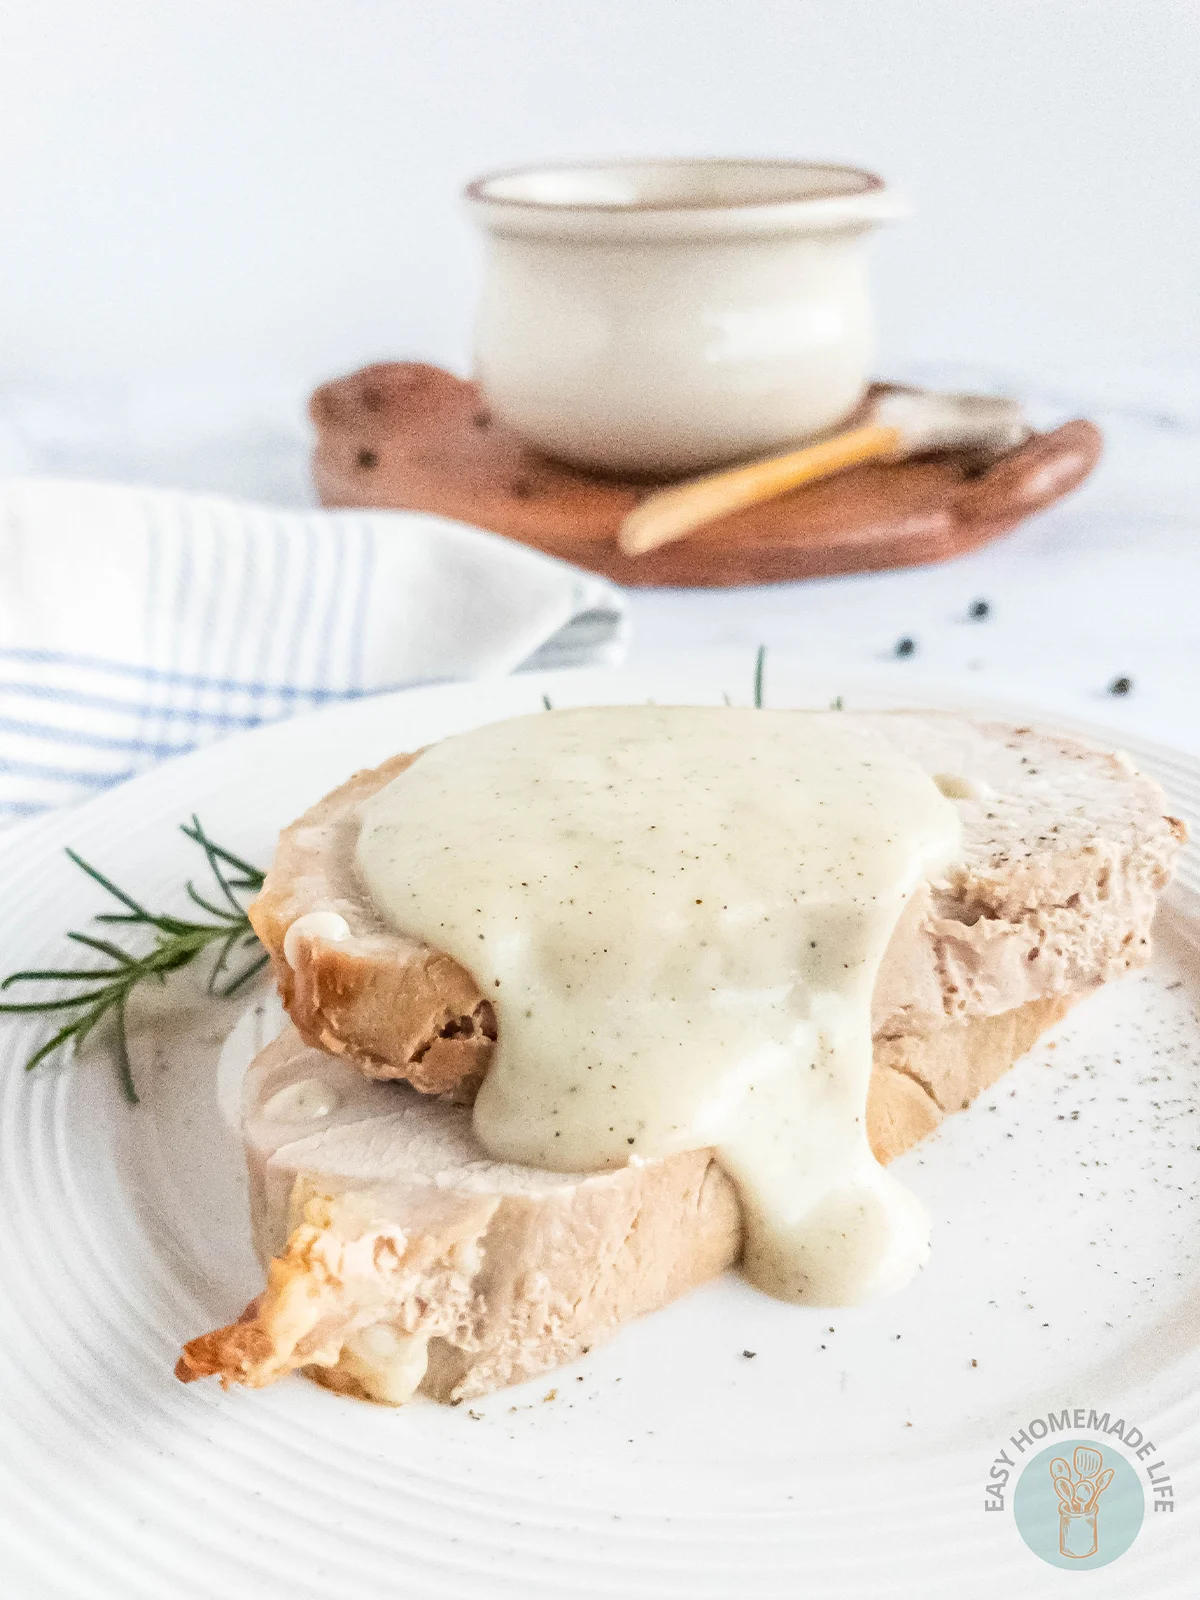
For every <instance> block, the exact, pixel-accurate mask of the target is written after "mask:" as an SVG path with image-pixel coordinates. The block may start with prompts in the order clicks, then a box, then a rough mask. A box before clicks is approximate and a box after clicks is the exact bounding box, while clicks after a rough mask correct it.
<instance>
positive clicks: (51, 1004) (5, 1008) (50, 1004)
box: [0, 972, 104, 1016]
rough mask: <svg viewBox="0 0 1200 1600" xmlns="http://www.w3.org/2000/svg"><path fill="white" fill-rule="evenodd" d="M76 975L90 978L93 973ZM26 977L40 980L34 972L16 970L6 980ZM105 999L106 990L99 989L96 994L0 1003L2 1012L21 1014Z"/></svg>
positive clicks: (8, 981)
mask: <svg viewBox="0 0 1200 1600" xmlns="http://www.w3.org/2000/svg"><path fill="white" fill-rule="evenodd" d="M75 976H76V978H89V979H90V978H91V976H92V974H91V973H90V972H77V973H76V974H75ZM26 979H31V980H32V981H33V982H35V983H36V982H37V981H38V979H37V978H36V977H35V976H34V974H33V973H27V972H14V973H13V975H12V977H11V978H8V979H6V980H5V982H6V983H14V982H16V981H17V980H20V981H21V982H24V981H25V980H26ZM103 999H104V990H103V989H99V990H97V991H96V993H95V994H72V995H63V996H62V997H61V998H60V999H58V1000H5V1001H3V1002H2V1003H0V1012H3V1013H4V1014H5V1015H6V1016H20V1015H22V1014H24V1013H28V1012H33V1011H67V1010H71V1009H74V1007H75V1006H87V1005H91V1003H92V1002H93V1001H94V1000H103Z"/></svg>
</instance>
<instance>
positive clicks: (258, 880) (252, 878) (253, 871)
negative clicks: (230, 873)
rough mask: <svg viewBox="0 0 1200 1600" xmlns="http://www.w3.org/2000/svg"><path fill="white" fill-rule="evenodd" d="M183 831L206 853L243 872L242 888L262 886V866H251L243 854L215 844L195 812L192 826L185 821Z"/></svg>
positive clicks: (259, 887) (258, 887)
mask: <svg viewBox="0 0 1200 1600" xmlns="http://www.w3.org/2000/svg"><path fill="white" fill-rule="evenodd" d="M181 831H182V832H183V833H185V834H186V835H187V836H188V838H189V839H193V840H195V842H196V843H197V844H198V845H199V846H200V848H201V849H202V850H203V851H204V853H205V855H207V856H210V857H211V856H216V857H217V859H218V860H220V861H223V862H224V863H225V865H226V866H227V867H234V868H236V869H237V871H238V872H240V873H242V875H243V876H244V877H245V879H246V881H245V883H243V884H240V885H239V887H240V888H243V889H255V890H257V889H261V888H262V886H263V879H264V878H265V877H266V873H265V872H263V870H262V868H261V867H255V866H251V864H250V862H249V861H243V859H242V857H241V856H235V855H234V853H233V851H232V850H226V849H225V848H224V847H223V846H222V845H219V844H215V843H214V842H213V841H212V840H211V839H210V838H209V837H208V835H207V834H206V833H205V831H204V829H203V827H202V826H201V825H200V818H199V817H198V816H196V814H195V813H194V812H193V813H192V825H191V827H190V828H189V827H188V825H187V823H184V824H182V828H181Z"/></svg>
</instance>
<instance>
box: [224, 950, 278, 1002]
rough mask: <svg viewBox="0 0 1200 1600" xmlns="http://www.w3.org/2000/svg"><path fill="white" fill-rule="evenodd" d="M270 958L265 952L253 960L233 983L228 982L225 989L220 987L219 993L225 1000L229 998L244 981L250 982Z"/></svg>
mask: <svg viewBox="0 0 1200 1600" xmlns="http://www.w3.org/2000/svg"><path fill="white" fill-rule="evenodd" d="M270 959H271V958H270V956H269V955H267V954H266V953H265V952H264V953H263V954H262V955H261V956H259V958H258V960H257V961H252V962H251V963H250V965H249V966H248V967H247V968H246V970H245V971H244V972H241V973H239V974H238V976H237V977H236V978H235V979H234V980H233V982H232V983H227V984H226V985H225V987H224V988H223V989H218V990H217V993H218V994H219V995H220V996H221V998H222V999H223V1000H228V998H229V996H230V995H231V994H236V993H237V992H238V990H239V989H240V988H241V987H242V985H243V984H244V983H248V982H249V980H250V979H251V978H253V977H254V976H255V975H256V974H257V973H259V972H261V971H262V969H263V968H264V967H265V966H266V964H267V962H268V961H269V960H270Z"/></svg>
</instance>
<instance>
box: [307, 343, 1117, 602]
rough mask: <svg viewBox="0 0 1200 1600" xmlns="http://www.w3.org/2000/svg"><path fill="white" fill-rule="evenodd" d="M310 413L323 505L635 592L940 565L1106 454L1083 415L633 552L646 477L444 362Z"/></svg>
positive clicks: (357, 377)
mask: <svg viewBox="0 0 1200 1600" xmlns="http://www.w3.org/2000/svg"><path fill="white" fill-rule="evenodd" d="M310 412H311V415H312V419H313V422H314V423H315V424H316V429H317V443H316V449H315V452H314V455H313V474H314V477H315V479H316V485H317V492H318V494H319V495H320V497H321V502H322V504H323V505H327V506H378V507H385V508H389V509H396V510H409V511H432V512H437V513H438V514H440V515H441V516H446V517H453V518H455V519H456V520H457V521H460V522H469V523H473V524H474V525H475V526H476V527H478V528H488V529H490V530H491V531H492V532H494V533H501V534H504V535H506V536H507V537H508V538H510V539H517V540H520V542H521V543H522V544H528V545H533V546H535V547H536V548H537V549H539V550H544V551H546V552H547V553H548V554H550V555H554V556H561V557H562V558H563V559H564V560H566V561H574V562H576V563H578V565H580V566H582V567H590V568H591V569H592V571H594V572H600V573H603V574H604V575H605V576H606V577H609V578H613V579H615V580H616V581H617V582H618V583H623V584H637V585H642V584H645V585H667V584H669V585H698V586H704V587H715V586H722V585H732V584H747V583H778V582H783V581H786V580H789V579H794V578H812V577H825V576H829V575H831V574H834V573H842V572H866V571H874V570H878V569H880V568H884V567H907V566H918V565H921V564H923V563H925V562H931V561H944V560H946V559H947V558H948V557H950V556H956V555H960V554H962V553H963V552H964V551H967V550H971V549H973V548H974V547H975V546H976V545H981V544H985V543H986V542H987V541H988V540H989V539H995V538H996V537H997V536H998V535H999V534H1002V533H1007V532H1008V531H1009V530H1010V529H1011V528H1014V527H1016V525H1017V524H1018V523H1019V522H1022V521H1024V519H1025V518H1026V517H1029V516H1032V515H1033V513H1034V512H1036V511H1042V510H1044V509H1045V508H1046V507H1047V506H1049V505H1053V503H1054V502H1055V501H1056V500H1060V499H1061V498H1062V497H1063V496H1064V495H1066V494H1069V493H1070V492H1071V491H1072V490H1073V489H1075V488H1077V487H1078V485H1079V484H1081V483H1082V482H1083V480H1084V479H1085V478H1086V477H1087V475H1088V474H1089V473H1090V472H1091V470H1092V468H1093V467H1094V466H1095V465H1096V462H1097V461H1098V460H1099V457H1100V452H1101V448H1102V441H1101V436H1100V430H1099V429H1098V428H1097V427H1096V426H1095V424H1094V423H1091V422H1087V421H1083V420H1077V421H1074V422H1068V423H1066V424H1064V426H1063V427H1061V428H1056V429H1055V430H1054V431H1053V432H1052V433H1044V434H1035V435H1034V436H1033V438H1031V439H1030V440H1029V441H1028V442H1027V443H1026V444H1024V445H1022V446H1021V448H1020V449H1018V450H1014V451H1013V452H1012V453H1011V454H1010V455H1007V456H1005V457H1003V458H1002V459H1001V460H1000V461H997V462H994V463H992V464H991V465H990V466H987V467H986V468H985V467H982V466H981V465H980V464H979V462H978V461H975V460H973V459H972V458H971V457H969V456H966V455H943V456H938V457H936V458H929V459H924V460H919V461H911V462H902V463H897V464H895V465H889V466H867V467H859V468H855V469H854V470H852V471H849V472H844V473H842V474H841V475H840V476H838V477H836V478H830V479H827V480H826V481H825V482H823V483H816V484H810V485H808V486H807V487H804V488H801V489H796V490H793V491H792V493H790V494H787V495H784V496H783V497H782V498H781V499H778V500H775V501H772V502H770V503H769V504H767V505H762V506H755V507H753V508H751V509H748V510H744V511H739V512H735V513H734V514H732V515H731V516H727V517H723V518H722V519H721V520H720V521H719V522H714V523H712V524H711V526H709V527H707V528H704V529H702V530H701V531H699V532H698V533H695V534H693V535H692V537H691V538H690V539H686V540H683V541H681V542H680V543H678V544H673V545H668V546H666V547H664V548H662V549H660V550H655V551H652V552H651V553H650V554H649V555H645V556H639V557H631V556H626V555H623V554H622V553H621V552H620V550H618V548H617V544H616V531H617V528H618V527H619V526H620V524H621V521H622V519H623V518H624V517H625V515H626V513H627V512H628V511H629V510H630V509H631V508H632V507H633V506H634V505H636V504H637V502H638V500H639V499H641V498H642V497H643V496H644V495H645V494H646V493H647V492H648V489H647V486H646V485H645V484H637V483H629V482H622V481H620V480H614V479H606V478H599V477H593V476H591V475H589V474H587V473H584V472H579V471H577V470H575V469H574V468H572V467H567V466H564V465H562V464H561V463H559V462H556V461H551V460H548V459H547V458H546V457H544V456H540V455H538V454H536V453H535V452H534V451H532V450H530V449H529V448H528V447H527V446H526V445H524V444H522V442H521V441H520V439H518V438H517V436H516V435H515V434H514V433H512V432H511V430H509V429H508V428H506V427H505V426H504V425H503V424H502V423H500V422H498V421H497V420H495V419H494V418H493V417H491V416H490V415H489V413H488V410H487V407H486V405H485V404H484V402H483V400H482V399H481V397H480V394H479V391H478V389H477V388H476V386H475V385H474V384H473V383H468V382H466V381H465V380H463V379H462V378H456V377H455V376H454V375H453V374H452V373H449V372H444V371H443V370H442V369H441V368H439V367H430V366H425V365H422V364H420V363H417V362H386V363H382V364H380V365H378V366H371V367H365V368H364V369H363V370H362V371H361V372H356V373H353V374H351V376H350V377H347V378H339V379H337V380H336V381H334V382H332V383H326V384H323V385H322V386H321V388H319V389H318V390H317V391H316V393H315V394H314V395H313V397H312V401H311V405H310Z"/></svg>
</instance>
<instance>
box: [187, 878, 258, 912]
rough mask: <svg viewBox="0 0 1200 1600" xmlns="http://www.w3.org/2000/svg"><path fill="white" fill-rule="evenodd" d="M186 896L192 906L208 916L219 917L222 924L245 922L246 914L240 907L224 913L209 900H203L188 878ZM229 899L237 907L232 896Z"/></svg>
mask: <svg viewBox="0 0 1200 1600" xmlns="http://www.w3.org/2000/svg"><path fill="white" fill-rule="evenodd" d="M187 895H188V899H189V900H190V901H191V902H192V904H193V905H197V906H199V907H200V909H201V910H202V911H207V912H208V914H209V915H210V916H213V917H220V918H221V919H222V921H224V922H245V920H246V913H245V912H244V911H243V910H242V908H241V906H238V908H237V910H236V911H226V910H224V909H223V908H222V907H221V906H214V905H213V904H212V902H211V901H210V900H206V899H205V898H204V896H203V895H202V894H201V893H200V891H199V890H198V889H197V888H196V886H195V884H194V883H193V882H192V880H191V879H190V878H189V879H188V881H187ZM230 899H231V902H232V904H233V905H235V906H237V901H236V900H233V898H232V896H230Z"/></svg>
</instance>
